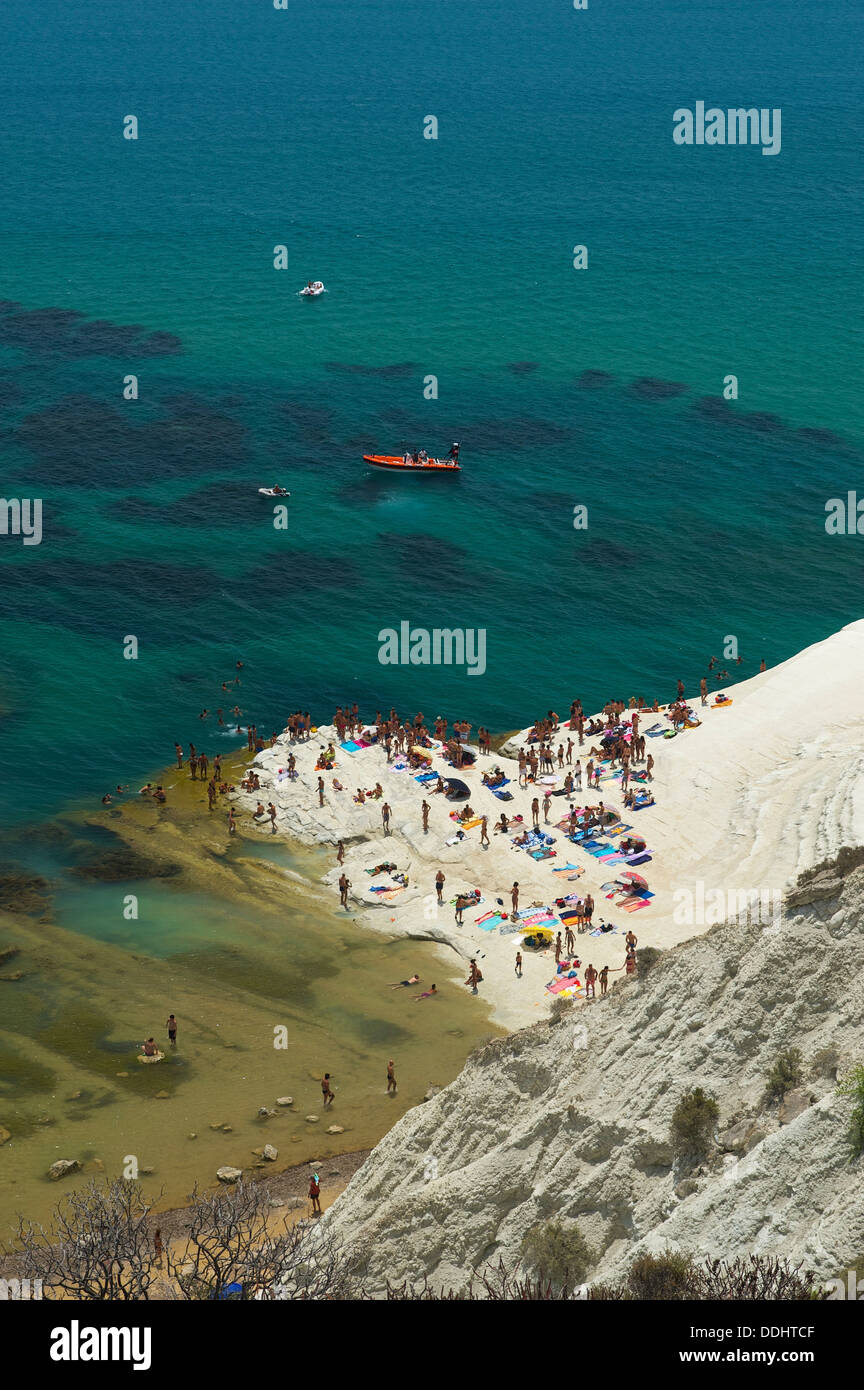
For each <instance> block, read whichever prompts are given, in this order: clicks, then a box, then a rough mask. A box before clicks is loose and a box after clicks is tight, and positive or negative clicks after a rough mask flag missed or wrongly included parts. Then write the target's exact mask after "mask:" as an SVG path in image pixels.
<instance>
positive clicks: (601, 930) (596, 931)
mask: <svg viewBox="0 0 864 1390" xmlns="http://www.w3.org/2000/svg"><path fill="white" fill-rule="evenodd" d="M617 930H618V928H617V927H592V929H591V931H589V933H588V935H589V936H614V935H615V933H616V932H617Z"/></svg>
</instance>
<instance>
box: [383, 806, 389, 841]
mask: <svg viewBox="0 0 864 1390" xmlns="http://www.w3.org/2000/svg"><path fill="white" fill-rule="evenodd" d="M381 823H382V825H383V826H384V834H385V835H389V834H390V807H389V805H388V804H387V802H386V801H385V802H384V805H383V806H382V807H381Z"/></svg>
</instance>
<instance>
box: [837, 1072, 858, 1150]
mask: <svg viewBox="0 0 864 1390" xmlns="http://www.w3.org/2000/svg"><path fill="white" fill-rule="evenodd" d="M837 1094H838V1096H849V1097H850V1098H851V1099H852V1101H853V1106H852V1114H851V1115H850V1117H849V1143H850V1145H851V1146H852V1153H853V1154H854V1156H855V1158H860V1157H861V1155H862V1154H864V1063H861V1062H856V1064H855V1066H854V1067H853V1068H852V1070H851V1071H848V1072H847V1073H846V1075H845V1076H844V1077H843V1078H842V1080H841V1081H840V1084H839V1086H838V1087H837Z"/></svg>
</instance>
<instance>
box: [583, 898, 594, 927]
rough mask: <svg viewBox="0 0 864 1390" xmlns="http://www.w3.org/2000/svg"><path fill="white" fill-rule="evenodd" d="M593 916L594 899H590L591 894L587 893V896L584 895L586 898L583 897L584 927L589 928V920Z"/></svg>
mask: <svg viewBox="0 0 864 1390" xmlns="http://www.w3.org/2000/svg"><path fill="white" fill-rule="evenodd" d="M593 916H594V899H593V898H592V896H591V894H590V893H588V894H586V897H585V923H586V926H588V927H590V926H591V918H592V917H593Z"/></svg>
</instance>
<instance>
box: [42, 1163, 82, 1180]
mask: <svg viewBox="0 0 864 1390" xmlns="http://www.w3.org/2000/svg"><path fill="white" fill-rule="evenodd" d="M80 1168H81V1164H80V1163H79V1161H78V1159H77V1158H58V1159H57V1162H56V1163H52V1164H51V1167H50V1168H49V1169H48V1176H49V1178H50V1179H51V1181H52V1182H59V1181H60V1179H61V1178H65V1177H66V1176H67V1174H68V1173H77V1172H78V1171H79V1170H80Z"/></svg>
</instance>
